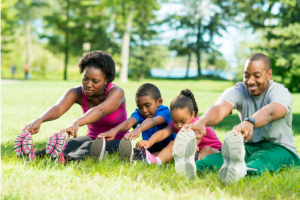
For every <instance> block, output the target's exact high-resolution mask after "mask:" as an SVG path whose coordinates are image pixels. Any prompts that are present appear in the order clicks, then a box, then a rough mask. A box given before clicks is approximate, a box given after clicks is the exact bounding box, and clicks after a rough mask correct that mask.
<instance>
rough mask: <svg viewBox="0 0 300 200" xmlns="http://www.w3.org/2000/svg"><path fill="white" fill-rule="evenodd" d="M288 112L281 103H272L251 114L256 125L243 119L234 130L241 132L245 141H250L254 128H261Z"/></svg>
mask: <svg viewBox="0 0 300 200" xmlns="http://www.w3.org/2000/svg"><path fill="white" fill-rule="evenodd" d="M286 113H287V109H286V108H285V107H284V106H283V105H281V104H280V103H276V102H273V103H270V104H268V105H266V106H264V107H262V108H261V109H259V110H258V111H256V112H255V113H254V114H253V115H252V116H251V118H253V119H254V120H255V127H254V125H253V124H252V123H251V122H248V121H243V122H242V123H241V124H239V125H237V126H235V127H234V128H233V131H234V132H235V133H236V134H239V133H241V134H242V135H243V137H244V138H245V141H246V142H248V141H249V140H250V139H251V137H252V134H253V129H254V128H261V127H264V126H265V125H267V124H269V123H271V122H274V121H276V120H279V119H282V118H284V116H285V115H286Z"/></svg>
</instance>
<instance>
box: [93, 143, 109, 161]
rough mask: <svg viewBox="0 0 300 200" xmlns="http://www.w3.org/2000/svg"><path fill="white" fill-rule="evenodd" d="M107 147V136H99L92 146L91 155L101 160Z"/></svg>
mask: <svg viewBox="0 0 300 200" xmlns="http://www.w3.org/2000/svg"><path fill="white" fill-rule="evenodd" d="M105 147H106V141H105V138H97V139H96V140H95V141H94V142H93V144H92V146H91V157H92V158H94V159H99V160H100V161H101V160H102V159H103V157H104V155H105Z"/></svg>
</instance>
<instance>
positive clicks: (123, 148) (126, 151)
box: [119, 137, 133, 162]
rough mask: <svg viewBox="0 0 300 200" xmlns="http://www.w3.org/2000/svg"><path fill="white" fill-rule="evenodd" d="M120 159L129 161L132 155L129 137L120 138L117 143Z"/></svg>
mask: <svg viewBox="0 0 300 200" xmlns="http://www.w3.org/2000/svg"><path fill="white" fill-rule="evenodd" d="M119 153H120V158H121V161H125V162H131V161H132V157H133V147H132V142H131V140H130V139H126V138H124V137H123V138H122V140H121V142H120V144H119Z"/></svg>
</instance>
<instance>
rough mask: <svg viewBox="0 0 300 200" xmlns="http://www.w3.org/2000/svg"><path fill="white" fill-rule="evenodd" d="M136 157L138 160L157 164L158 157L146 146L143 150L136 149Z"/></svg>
mask: <svg viewBox="0 0 300 200" xmlns="http://www.w3.org/2000/svg"><path fill="white" fill-rule="evenodd" d="M134 153H135V158H136V159H137V160H141V161H143V162H145V163H147V164H149V165H151V164H156V163H157V161H156V158H155V156H154V155H152V154H151V153H150V152H149V151H148V150H147V149H145V148H144V147H142V148H141V150H136V149H135V150H134Z"/></svg>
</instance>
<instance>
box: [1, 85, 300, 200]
mask: <svg viewBox="0 0 300 200" xmlns="http://www.w3.org/2000/svg"><path fill="white" fill-rule="evenodd" d="M144 82H151V83H154V84H155V85H157V86H158V87H159V89H160V90H161V93H162V96H163V100H164V103H163V104H164V105H167V106H169V104H170V102H171V100H172V98H173V97H175V96H176V95H178V94H179V92H180V90H181V89H184V88H189V89H190V90H192V91H193V92H194V94H195V97H196V100H197V103H198V106H199V110H200V111H199V112H200V114H202V113H203V112H205V110H206V109H207V108H208V107H209V106H212V105H213V104H214V102H215V101H216V100H217V99H218V97H219V96H220V94H221V93H222V91H223V90H224V89H226V88H228V87H230V86H232V85H233V84H234V83H232V82H225V81H175V80H174V81H162V80H160V81H154V80H145V81H143V82H138V81H130V82H129V83H128V84H127V85H121V84H118V83H117V84H118V85H120V86H121V87H122V88H124V90H125V95H126V100H127V111H128V116H130V114H131V113H132V112H133V111H134V109H135V102H134V95H135V92H136V90H137V88H138V87H139V86H140V85H141V84H142V83H144ZM76 85H80V82H79V81H77V82H76V81H70V82H64V81H28V82H27V81H24V82H21V83H18V84H10V85H1V89H2V91H1V96H2V98H1V108H2V110H1V165H2V166H1V197H2V198H3V199H96V198H97V199H158V198H160V199H208V198H210V199H220V198H221V199H299V198H300V181H299V180H300V172H299V169H296V168H293V169H289V170H282V171H281V172H279V173H274V174H270V173H263V174H262V176H260V177H251V178H248V177H247V178H245V179H243V180H241V181H239V182H237V183H234V184H233V185H230V186H226V185H224V184H222V183H221V182H220V181H219V180H218V173H216V172H210V173H206V174H199V175H198V176H197V178H196V179H195V180H188V179H186V178H185V177H183V176H180V175H177V174H176V173H175V169H174V163H169V164H166V165H164V166H161V167H159V166H154V165H152V166H149V165H145V164H143V163H138V164H137V166H134V165H130V164H124V163H121V162H120V160H119V158H118V154H112V155H108V156H107V157H105V158H104V160H103V161H101V162H97V161H93V160H91V159H88V160H87V161H85V162H80V163H69V164H66V165H55V164H54V163H53V162H52V161H49V160H48V159H47V158H42V159H38V160H36V161H34V162H33V163H24V162H22V161H21V160H20V159H17V158H16V156H15V155H14V152H13V142H14V139H15V137H16V136H17V134H18V133H19V132H20V130H21V129H22V128H23V127H24V126H25V125H26V123H28V122H30V121H31V120H32V119H34V118H35V117H37V116H38V115H39V114H41V113H42V112H43V111H44V110H45V109H47V108H48V107H49V106H50V105H52V104H53V103H55V101H56V100H57V99H58V98H59V97H60V96H61V95H62V94H63V93H64V91H65V90H66V89H67V88H69V87H74V86H76ZM293 103H294V104H293V113H294V115H293V132H294V140H295V143H296V147H297V148H298V149H300V125H299V121H300V94H293ZM81 115H82V110H81V108H80V106H78V105H74V106H73V107H72V108H71V109H70V110H69V111H68V112H67V113H66V114H65V115H64V116H62V117H61V118H60V119H58V120H56V121H53V122H46V123H44V124H42V126H41V129H40V133H38V134H37V135H34V136H33V140H34V148H35V149H42V148H44V147H45V144H46V141H47V139H48V138H49V136H50V135H51V134H53V133H54V132H57V131H58V130H60V129H62V128H64V127H65V126H67V125H68V124H69V123H70V122H71V121H72V120H73V119H75V118H77V117H79V116H81ZM237 123H239V119H238V116H237V113H236V112H234V113H233V115H231V116H229V117H227V118H226V119H225V120H224V121H223V122H222V123H221V124H219V125H218V126H215V127H213V128H214V130H215V131H216V133H217V135H218V137H219V138H220V140H221V141H223V140H224V136H225V134H226V132H227V131H229V130H230V129H231V128H232V127H233V126H234V125H236V124H237ZM86 130H87V129H86V127H81V128H80V134H79V135H85V133H86Z"/></svg>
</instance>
